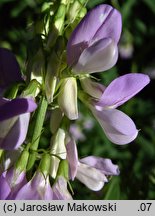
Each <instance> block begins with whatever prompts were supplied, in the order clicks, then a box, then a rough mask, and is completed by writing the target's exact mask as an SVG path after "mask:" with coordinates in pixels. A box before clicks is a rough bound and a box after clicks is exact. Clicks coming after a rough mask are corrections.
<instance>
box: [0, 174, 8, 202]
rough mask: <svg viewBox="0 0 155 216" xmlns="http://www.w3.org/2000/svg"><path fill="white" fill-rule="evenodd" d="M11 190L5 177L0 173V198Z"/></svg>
mask: <svg viewBox="0 0 155 216" xmlns="http://www.w3.org/2000/svg"><path fill="white" fill-rule="evenodd" d="M10 192H11V189H10V186H9V184H8V182H7V181H6V178H5V177H4V176H3V174H2V175H0V200H5V199H6V198H7V196H8V195H9V193H10Z"/></svg>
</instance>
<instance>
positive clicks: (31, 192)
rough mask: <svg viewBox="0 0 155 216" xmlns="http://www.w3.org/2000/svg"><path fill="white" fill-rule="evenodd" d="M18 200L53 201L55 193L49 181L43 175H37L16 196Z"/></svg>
mask: <svg viewBox="0 0 155 216" xmlns="http://www.w3.org/2000/svg"><path fill="white" fill-rule="evenodd" d="M15 199H16V200H52V199H53V191H52V189H51V187H50V183H49V180H48V179H46V180H45V177H44V176H43V175H42V174H41V173H36V174H35V176H34V177H33V179H32V180H31V181H29V182H28V183H27V184H25V185H24V186H23V187H22V188H21V189H20V190H19V191H18V192H17V194H16V197H15Z"/></svg>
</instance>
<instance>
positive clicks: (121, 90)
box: [97, 73, 150, 108]
mask: <svg viewBox="0 0 155 216" xmlns="http://www.w3.org/2000/svg"><path fill="white" fill-rule="evenodd" d="M149 82H150V79H149V77H148V76H147V75H145V74H138V73H131V74H126V75H124V76H120V77H118V78H116V79H115V80H113V81H112V82H111V83H110V85H109V86H108V87H107V88H106V89H105V91H104V93H103V95H102V97H101V98H100V101H99V102H98V103H97V105H99V106H102V107H108V106H112V107H113V108H116V107H118V106H120V105H121V104H123V103H125V102H126V101H128V100H129V99H130V98H132V97H133V96H134V95H135V94H137V93H138V92H139V91H141V90H142V89H143V88H144V87H145V86H146V85H147V84H148V83H149Z"/></svg>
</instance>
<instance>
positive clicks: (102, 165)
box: [80, 156, 119, 175]
mask: <svg viewBox="0 0 155 216" xmlns="http://www.w3.org/2000/svg"><path fill="white" fill-rule="evenodd" d="M80 162H81V163H84V164H87V165H89V166H91V167H94V168H96V169H97V170H99V171H101V172H102V173H103V174H105V175H119V169H118V166H117V165H115V164H113V163H112V161H111V160H110V159H105V158H100V157H95V156H88V157H85V158H83V159H81V160H80Z"/></svg>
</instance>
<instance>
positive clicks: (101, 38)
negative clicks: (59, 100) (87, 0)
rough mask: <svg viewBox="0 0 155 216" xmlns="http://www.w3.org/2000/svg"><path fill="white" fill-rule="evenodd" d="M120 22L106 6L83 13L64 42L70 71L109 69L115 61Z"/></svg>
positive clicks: (84, 71) (112, 9)
mask: <svg viewBox="0 0 155 216" xmlns="http://www.w3.org/2000/svg"><path fill="white" fill-rule="evenodd" d="M121 28H122V21H121V15H120V13H119V12H118V11H117V10H116V9H114V8H113V7H111V6H110V5H106V4H104V5H99V6H97V7H96V8H94V9H92V10H91V11H89V12H88V13H87V15H86V16H85V17H84V18H83V19H82V21H81V22H80V23H79V25H78V26H77V27H76V28H75V30H74V31H73V33H72V34H71V37H70V39H69V41H68V44H67V62H68V65H69V66H71V67H72V68H73V72H74V73H93V72H101V71H105V70H108V69H110V68H111V67H112V66H113V65H114V64H115V63H116V61H117V58H118V47H117V43H118V41H119V38H120V34H121Z"/></svg>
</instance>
